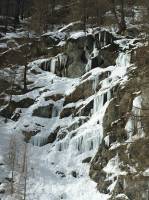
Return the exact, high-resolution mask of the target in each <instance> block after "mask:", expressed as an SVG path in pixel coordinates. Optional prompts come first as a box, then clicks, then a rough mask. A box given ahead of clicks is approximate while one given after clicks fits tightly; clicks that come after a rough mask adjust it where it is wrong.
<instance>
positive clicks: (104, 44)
mask: <svg viewBox="0 0 149 200" xmlns="http://www.w3.org/2000/svg"><path fill="white" fill-rule="evenodd" d="M106 36H107V33H106V31H104V39H103V46H106V43H107V41H106V39H107V37H106Z"/></svg>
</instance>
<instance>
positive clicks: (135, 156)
mask: <svg viewBox="0 0 149 200" xmlns="http://www.w3.org/2000/svg"><path fill="white" fill-rule="evenodd" d="M147 49H148V48H144V47H142V48H138V49H137V50H136V52H135V53H136V56H138V55H146V54H144V53H143V52H144V51H148V50H147ZM135 61H136V63H135V65H136V66H137V68H136V69H135V70H132V71H130V72H129V79H128V80H129V81H128V82H127V84H125V87H123V88H121V87H120V86H117V87H116V88H115V91H114V97H115V98H114V99H113V100H112V101H111V102H110V104H109V106H108V108H107V110H106V113H105V116H104V123H103V128H104V138H103V142H102V145H101V146H100V147H99V149H98V152H97V154H96V156H95V158H94V159H93V161H92V164H91V168H90V176H91V177H92V178H93V179H94V180H95V181H96V182H97V183H98V189H99V191H101V192H103V193H109V194H111V198H110V199H111V200H115V199H122V200H124V199H130V200H133V199H135V200H140V199H141V200H147V199H148V198H149V196H148V189H147V188H148V185H149V176H148V173H147V170H148V167H149V159H148V152H147V149H148V148H149V137H148V131H149V129H148V127H149V126H148V123H149V121H148V119H149V118H148V117H147V116H148V108H149V104H148V102H149V101H148V99H149V98H148V94H149V91H148V87H147V85H146V84H147V82H148V81H147V80H148V78H147V77H146V73H148V64H149V62H148V57H145V56H144V57H143V59H142V57H140V56H138V57H135ZM140 64H141V65H140ZM144 71H146V73H144ZM138 91H141V93H140V92H139V93H138ZM139 94H140V96H139V97H138V96H137V95H139ZM139 98H141V99H142V100H140V104H139V105H138V104H137V105H136V104H135V102H136V101H137V102H139ZM131 120H132V121H131ZM130 123H132V125H130ZM130 126H131V129H130ZM114 169H115V171H114ZM107 177H109V178H107ZM111 184H113V185H114V189H113V190H111V189H110V187H109V186H110V185H111ZM120 194H122V195H120Z"/></svg>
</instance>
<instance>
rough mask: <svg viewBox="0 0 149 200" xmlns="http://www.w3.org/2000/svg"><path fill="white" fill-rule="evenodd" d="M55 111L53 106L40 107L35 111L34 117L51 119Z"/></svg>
mask: <svg viewBox="0 0 149 200" xmlns="http://www.w3.org/2000/svg"><path fill="white" fill-rule="evenodd" d="M52 111H53V104H49V105H47V106H40V107H38V108H36V109H35V110H33V114H32V115H33V116H37V117H43V118H51V117H52Z"/></svg>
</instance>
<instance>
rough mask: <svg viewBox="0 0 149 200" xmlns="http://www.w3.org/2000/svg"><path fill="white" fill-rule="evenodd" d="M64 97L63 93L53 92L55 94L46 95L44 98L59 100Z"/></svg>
mask: <svg viewBox="0 0 149 200" xmlns="http://www.w3.org/2000/svg"><path fill="white" fill-rule="evenodd" d="M63 97H64V96H63V94H53V95H50V96H46V97H44V99H45V101H49V100H53V101H58V100H60V99H62V98H63Z"/></svg>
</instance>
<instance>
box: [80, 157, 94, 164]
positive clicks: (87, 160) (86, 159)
mask: <svg viewBox="0 0 149 200" xmlns="http://www.w3.org/2000/svg"><path fill="white" fill-rule="evenodd" d="M91 159H92V157H87V158H85V159H84V160H82V163H89V162H90V161H91Z"/></svg>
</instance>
